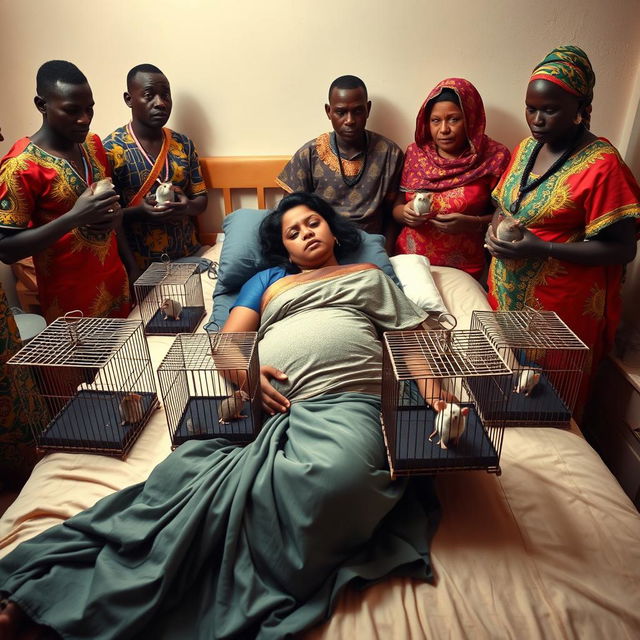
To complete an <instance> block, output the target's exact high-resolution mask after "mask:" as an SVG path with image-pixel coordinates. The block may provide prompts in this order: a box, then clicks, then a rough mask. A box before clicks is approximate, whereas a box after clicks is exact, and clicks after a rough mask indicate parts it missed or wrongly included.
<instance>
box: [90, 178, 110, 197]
mask: <svg viewBox="0 0 640 640" xmlns="http://www.w3.org/2000/svg"><path fill="white" fill-rule="evenodd" d="M91 190H92V191H93V195H94V196H99V195H100V194H101V193H105V192H106V191H115V188H114V186H113V182H111V178H102V180H98V182H94V183H93V184H92V185H91Z"/></svg>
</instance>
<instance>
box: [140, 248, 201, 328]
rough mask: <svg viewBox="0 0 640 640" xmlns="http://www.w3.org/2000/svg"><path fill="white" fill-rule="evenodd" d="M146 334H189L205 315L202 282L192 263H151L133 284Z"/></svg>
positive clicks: (196, 266) (194, 264)
mask: <svg viewBox="0 0 640 640" xmlns="http://www.w3.org/2000/svg"><path fill="white" fill-rule="evenodd" d="M133 289H134V292H135V297H136V301H137V303H138V306H139V307H140V316H141V318H142V323H143V325H144V332H145V334H146V335H165V336H166V335H170V336H173V335H176V334H178V333H191V332H193V331H195V329H196V328H197V327H198V325H199V324H200V321H201V320H202V318H203V317H204V315H205V308H204V297H203V294H202V281H201V280H200V274H199V273H198V264H197V263H196V262H195V261H194V262H170V261H169V260H168V258H167V259H165V260H163V261H162V262H152V263H151V264H150V265H149V266H148V267H147V269H146V271H145V272H144V273H143V274H142V275H141V276H140V277H139V278H138V279H137V280H136V281H135V282H134V283H133Z"/></svg>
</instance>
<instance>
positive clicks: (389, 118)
mask: <svg viewBox="0 0 640 640" xmlns="http://www.w3.org/2000/svg"><path fill="white" fill-rule="evenodd" d="M367 129H369V130H370V131H375V132H376V133H380V134H382V135H383V136H386V137H387V138H389V139H390V140H393V141H394V142H395V143H396V144H397V145H398V146H399V147H400V148H401V149H402V150H403V151H404V150H405V149H406V148H407V145H408V144H409V143H410V142H413V130H414V123H413V122H412V121H409V120H408V119H407V118H406V116H404V114H403V113H402V112H401V111H399V110H398V108H397V107H396V106H395V105H394V104H393V103H392V102H390V101H389V100H387V99H386V98H383V97H378V96H375V95H374V96H372V97H371V116H370V117H369V120H367Z"/></svg>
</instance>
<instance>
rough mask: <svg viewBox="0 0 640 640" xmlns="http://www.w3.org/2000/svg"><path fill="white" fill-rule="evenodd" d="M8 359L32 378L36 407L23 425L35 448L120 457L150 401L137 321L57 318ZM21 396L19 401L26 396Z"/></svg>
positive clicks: (151, 382) (153, 401)
mask: <svg viewBox="0 0 640 640" xmlns="http://www.w3.org/2000/svg"><path fill="white" fill-rule="evenodd" d="M9 364H10V365H13V366H17V367H22V368H23V369H25V370H26V371H27V373H28V375H30V376H31V377H32V379H33V380H34V382H35V384H34V385H33V389H34V391H33V392H30V391H29V392H27V393H33V394H34V395H37V396H38V397H37V398H35V401H37V402H38V403H39V406H41V411H40V412H39V414H38V415H37V416H35V417H34V418H33V420H34V421H33V422H32V424H31V427H32V431H33V436H34V439H35V441H36V446H37V447H38V449H39V450H42V451H68V452H77V453H96V454H102V455H110V456H116V457H120V458H123V459H124V458H125V457H126V455H127V453H128V451H129V449H130V448H131V446H132V445H133V443H134V442H135V440H136V438H137V437H138V436H139V435H140V432H141V431H142V429H143V428H144V426H145V425H146V424H147V422H148V420H149V417H150V415H151V413H152V412H153V410H154V409H155V408H156V407H157V406H158V397H157V392H156V385H155V378H154V375H153V368H152V366H151V358H150V357H149V349H148V347H147V341H146V340H145V337H144V333H143V331H142V324H141V323H140V321H139V320H124V319H120V318H84V317H82V316H81V314H80V315H75V314H73V312H72V313H69V314H66V316H64V317H61V318H58V319H57V320H55V321H54V322H52V323H51V324H50V325H49V326H48V327H46V328H45V329H44V330H43V331H42V332H41V333H39V334H38V335H37V336H36V337H35V338H33V340H31V341H30V342H29V343H28V344H27V345H25V346H24V347H23V348H22V349H21V350H20V351H19V352H18V353H16V354H15V355H14V356H13V357H12V358H11V359H10V360H9ZM28 400H29V399H28V398H25V403H26V402H28Z"/></svg>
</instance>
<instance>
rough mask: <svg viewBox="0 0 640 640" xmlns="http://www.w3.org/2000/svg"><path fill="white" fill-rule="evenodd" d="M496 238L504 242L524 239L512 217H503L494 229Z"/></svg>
mask: <svg viewBox="0 0 640 640" xmlns="http://www.w3.org/2000/svg"><path fill="white" fill-rule="evenodd" d="M496 238H498V240H504V241H505V242H518V240H522V238H524V231H523V230H522V227H521V226H520V225H519V224H518V221H517V220H516V219H515V218H514V217H513V216H508V215H507V216H504V218H502V220H500V223H499V224H498V226H497V227H496Z"/></svg>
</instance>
